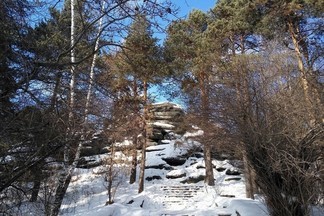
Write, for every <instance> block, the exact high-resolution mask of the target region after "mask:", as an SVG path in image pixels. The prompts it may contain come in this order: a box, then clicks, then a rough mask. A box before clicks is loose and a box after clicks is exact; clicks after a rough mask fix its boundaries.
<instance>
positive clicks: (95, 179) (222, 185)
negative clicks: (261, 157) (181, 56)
mask: <svg viewBox="0 0 324 216" xmlns="http://www.w3.org/2000/svg"><path fill="white" fill-rule="evenodd" d="M198 134H199V133H198ZM186 136H187V137H189V136H190V135H188V134H187V135H186ZM186 136H184V137H186ZM191 136H192V135H191ZM177 141H179V140H170V141H169V140H165V141H164V142H165V143H168V144H164V145H158V146H151V147H148V149H147V150H148V151H147V161H146V166H147V167H148V169H146V171H145V177H151V178H152V177H153V176H155V177H157V176H158V177H160V178H161V179H154V180H151V181H145V190H144V192H142V193H141V194H138V193H137V190H138V185H137V182H136V183H135V184H133V185H130V184H129V183H128V177H127V167H126V166H119V167H115V169H116V170H118V173H119V174H118V178H117V179H116V184H118V187H117V189H116V195H115V199H114V201H115V203H114V204H112V205H108V206H107V205H105V203H106V201H107V199H108V196H107V189H106V185H107V183H106V182H105V180H104V174H105V171H104V167H103V166H100V167H96V168H92V169H78V170H77V172H76V173H75V176H74V177H73V180H72V183H71V184H70V187H69V188H68V192H67V195H66V197H65V199H64V204H63V205H62V208H61V210H62V211H61V214H62V215H96V216H100V215H105V216H107V215H112V216H127V215H129V216H136V215H138V216H144V215H148V216H154V215H206V216H207V215H236V212H239V214H240V215H241V216H249V215H251V216H252V215H259V216H262V215H268V214H267V211H266V207H265V206H264V205H263V204H262V202H260V201H253V200H249V199H245V198H244V197H245V186H244V179H243V176H242V174H239V175H237V176H229V175H226V174H225V173H226V170H236V168H235V167H233V166H232V165H231V164H230V161H228V160H224V161H217V160H214V161H213V164H214V166H215V169H214V175H215V183H216V186H215V187H209V186H206V185H205V184H204V182H203V181H200V182H198V183H192V184H188V183H181V181H184V180H186V179H187V180H188V179H189V178H197V177H199V176H201V175H204V173H205V170H204V161H203V158H202V157H199V153H196V154H194V155H193V156H190V155H188V151H189V150H190V147H192V145H193V143H194V144H195V145H198V144H199V143H197V142H193V141H192V140H188V139H185V138H183V139H182V140H180V141H181V142H182V143H184V144H183V145H181V146H177V144H176V143H178V142H177ZM118 154H119V157H122V156H121V155H123V154H122V153H118ZM200 155H201V153H200ZM166 158H185V161H184V163H183V164H182V165H178V166H170V165H169V164H167V162H166V161H167V160H166ZM157 167H160V168H157ZM217 168H220V169H218V170H219V171H217V170H216V169H217ZM171 169H172V170H171ZM179 176H180V177H179ZM181 176H182V177H181ZM177 177H179V178H177ZM231 178H232V179H233V178H234V180H231ZM235 178H236V179H235ZM196 186H197V187H198V186H199V188H198V189H197V191H194V188H195V187H196ZM171 190H175V191H173V192H172V191H171ZM177 190H179V191H177ZM181 190H182V191H181ZM186 190H188V191H194V192H189V193H194V194H193V195H190V196H189V198H188V199H184V198H182V197H180V199H177V196H174V195H171V196H170V194H172V193H179V194H180V196H181V194H183V193H185V192H186ZM170 191H171V192H170ZM191 196H192V197H191ZM224 196H226V197H224ZM230 196H231V197H230ZM234 196H235V198H233V197H234ZM170 198H171V199H175V200H171V201H168V199H170ZM173 202H175V203H173ZM166 203H167V205H166Z"/></svg>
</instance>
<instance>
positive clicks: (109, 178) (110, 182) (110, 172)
mask: <svg viewBox="0 0 324 216" xmlns="http://www.w3.org/2000/svg"><path fill="white" fill-rule="evenodd" d="M114 155H115V148H114V144H112V147H111V155H110V160H109V168H108V176H107V181H108V188H107V190H108V201H107V202H106V205H111V204H113V203H114V201H113V195H112V194H113V193H112V185H113V175H114V173H113V172H114V170H113V168H114V160H113V157H114Z"/></svg>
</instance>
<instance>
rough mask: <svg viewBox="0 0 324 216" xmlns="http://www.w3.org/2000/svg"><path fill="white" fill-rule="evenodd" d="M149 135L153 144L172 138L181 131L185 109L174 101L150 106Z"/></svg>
mask: <svg viewBox="0 0 324 216" xmlns="http://www.w3.org/2000/svg"><path fill="white" fill-rule="evenodd" d="M149 116H150V121H149V128H148V132H149V134H148V137H149V139H150V141H151V144H154V143H156V144H161V143H162V142H163V140H165V139H167V140H172V139H173V138H174V137H173V134H174V133H179V131H180V130H181V129H180V128H181V126H182V124H183V118H184V111H183V109H182V108H181V107H180V106H179V105H177V104H174V103H170V102H164V103H158V104H153V105H151V107H150V108H149Z"/></svg>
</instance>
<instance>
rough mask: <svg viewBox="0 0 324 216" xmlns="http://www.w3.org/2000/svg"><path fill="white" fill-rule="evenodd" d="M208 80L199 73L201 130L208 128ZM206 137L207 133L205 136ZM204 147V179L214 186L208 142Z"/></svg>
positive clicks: (204, 74)
mask: <svg viewBox="0 0 324 216" xmlns="http://www.w3.org/2000/svg"><path fill="white" fill-rule="evenodd" d="M207 83H208V78H207V75H206V73H205V72H200V74H199V88H200V94H201V112H202V125H203V129H207V128H208V121H209V119H208V118H209V111H210V110H209V101H208V89H207V86H206V85H207ZM206 135H207V136H208V133H207V134H206ZM207 140H209V138H208V137H207ZM203 145H204V160H205V167H206V177H205V182H206V183H207V184H208V185H209V186H214V185H215V181H214V170H213V164H212V157H211V146H210V143H209V141H206V142H205V143H203Z"/></svg>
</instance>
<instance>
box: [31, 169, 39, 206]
mask: <svg viewBox="0 0 324 216" xmlns="http://www.w3.org/2000/svg"><path fill="white" fill-rule="evenodd" d="M33 171H34V175H35V176H34V185H33V189H32V194H31V197H30V200H29V201H30V202H36V201H37V197H38V193H39V189H40V186H41V182H42V181H41V178H42V175H41V172H42V171H41V170H33Z"/></svg>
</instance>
